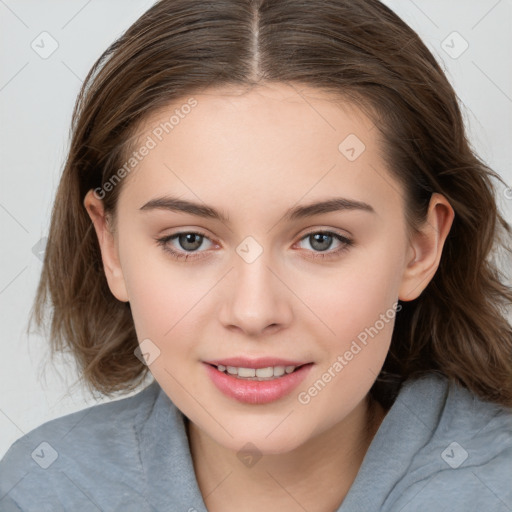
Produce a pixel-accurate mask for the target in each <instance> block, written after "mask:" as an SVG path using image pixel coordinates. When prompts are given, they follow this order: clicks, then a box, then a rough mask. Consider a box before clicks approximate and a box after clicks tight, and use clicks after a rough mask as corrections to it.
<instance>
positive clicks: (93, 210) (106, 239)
mask: <svg viewBox="0 0 512 512" xmlns="http://www.w3.org/2000/svg"><path fill="white" fill-rule="evenodd" d="M84 206H85V209H86V210H87V213H88V214H89V217H90V218H91V220H92V222H93V224H94V229H95V231H96V235H97V237H98V243H99V246H100V250H101V258H102V261H103V268H104V270H105V276H106V277H107V282H108V286H109V288H110V291H111V292H112V294H113V295H114V297H116V299H118V300H120V301H121V302H128V300H129V299H128V293H127V289H126V285H125V281H124V276H123V271H122V268H121V264H120V261H119V254H118V249H117V247H116V242H115V237H114V235H113V233H112V232H111V230H110V227H109V224H108V219H107V216H106V215H105V212H104V208H103V202H102V201H101V199H99V198H98V197H96V196H95V195H94V190H93V189H91V190H89V192H87V194H86V196H85V199H84Z"/></svg>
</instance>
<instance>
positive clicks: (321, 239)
mask: <svg viewBox="0 0 512 512" xmlns="http://www.w3.org/2000/svg"><path fill="white" fill-rule="evenodd" d="M302 241H307V242H308V243H309V245H310V247H311V248H312V249H313V252H312V254H311V256H310V257H312V258H331V257H333V258H334V257H336V256H338V255H340V254H341V253H342V252H345V251H347V250H348V249H349V247H350V246H352V245H353V243H354V242H353V240H350V239H349V238H347V237H345V236H342V235H340V234H338V233H333V232H331V231H312V232H311V233H308V234H307V235H306V236H304V237H302V238H301V240H300V242H302ZM333 241H337V242H338V243H339V244H340V245H339V246H338V248H337V249H334V250H332V251H328V249H330V247H331V246H332V244H333ZM300 242H299V243H300ZM326 251H328V252H326Z"/></svg>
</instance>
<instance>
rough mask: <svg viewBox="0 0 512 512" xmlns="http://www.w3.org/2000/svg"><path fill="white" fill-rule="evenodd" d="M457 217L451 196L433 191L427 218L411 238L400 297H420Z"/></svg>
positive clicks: (408, 298) (403, 299) (408, 299)
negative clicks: (450, 201)
mask: <svg viewBox="0 0 512 512" xmlns="http://www.w3.org/2000/svg"><path fill="white" fill-rule="evenodd" d="M454 217H455V213H454V211H453V208H452V206H451V205H450V203H449V202H448V200H447V199H446V198H445V197H444V196H442V195H441V194H438V193H434V194H432V197H431V199H430V204H429V209H428V213H427V219H426V221H425V222H424V224H423V226H422V227H421V230H420V232H419V233H418V234H416V235H414V238H413V240H411V242H410V246H409V249H408V255H409V258H408V260H407V266H406V267H405V269H404V274H403V278H402V283H401V286H400V290H399V294H398V298H399V299H400V300H402V301H411V300H414V299H416V298H418V297H419V296H420V295H421V293H422V292H423V290H424V289H425V288H426V287H427V285H428V283H429V282H430V281H431V279H432V278H433V277H434V275H435V273H436V271H437V269H438V267H439V262H440V261H441V254H442V251H443V247H444V243H445V241H446V238H447V236H448V233H449V232H450V229H451V226H452V223H453V219H454Z"/></svg>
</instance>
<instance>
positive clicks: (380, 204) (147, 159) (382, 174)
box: [120, 84, 401, 211]
mask: <svg viewBox="0 0 512 512" xmlns="http://www.w3.org/2000/svg"><path fill="white" fill-rule="evenodd" d="M377 135H378V130H377V129H376V128H375V126H374V124H373V122H372V121H371V120H370V119H369V118H368V117H367V116H366V115H365V114H364V113H363V112H362V111H361V110H359V109H358V108H357V107H356V106H355V105H353V104H351V103H349V102H347V101H343V100H341V99H340V98H337V97H335V96H333V95H329V94H328V93H326V92H324V91H320V90H318V89H312V88H307V87H298V86H296V85H294V86H290V85H285V84H278V85H275V84H274V85H270V86H258V87H255V88H252V89H250V90H243V89H240V88H235V87H229V88H217V89H209V90H207V91H206V92H203V93H201V94H195V95H191V96H190V97H183V98H181V99H180V100H177V101H174V102H173V103H172V104H170V105H169V106H167V107H165V108H163V109H160V110H159V111H157V112H155V113H153V114H152V115H151V116H149V117H148V118H147V119H145V122H144V124H143V125H141V128H140V130H139V138H138V142H137V144H136V145H135V148H136V149H137V148H139V147H140V148H142V147H143V146H144V145H147V146H148V147H150V149H149V150H146V151H145V152H144V153H145V156H143V157H142V158H141V159H140V161H138V163H137V165H136V168H135V170H134V172H132V173H131V174H130V176H128V179H127V180H126V182H125V183H124V184H123V192H122V194H121V198H123V196H124V200H130V201H131V202H132V203H133V204H137V205H138V207H140V206H142V204H143V203H144V202H145V201H147V200H148V199H150V198H151V197H152V196H154V195H155V194H157V193H158V194H160V195H162V194H165V193H172V194H173V195H183V196H186V197H187V198H190V199H193V200H197V199H198V198H199V199H201V200H203V201H205V202H208V203H209V204H220V203H224V204H223V207H224V209H228V210H229V204H232V205H233V206H234V205H236V204H237V202H241V204H245V206H249V204H253V205H254V206H256V207H258V206H259V207H261V206H262V204H264V205H270V204H274V203H275V202H278V203H282V202H286V203H296V202H298V201H299V200H300V199H301V198H302V197H304V198H305V199H313V198H315V197H318V196H320V195H323V196H325V195H326V194H327V193H331V194H332V193H333V192H334V191H336V193H337V194H338V195H343V196H345V197H348V198H350V196H353V197H352V198H354V199H358V200H361V201H366V202H370V201H373V202H374V203H375V202H376V203H377V204H376V205H375V209H376V210H377V211H378V210H379V208H381V209H382V208H384V206H385V204H386V202H387V203H388V204H389V202H390V201H395V203H396V199H399V198H400V196H401V191H400V187H399V185H398V183H396V182H393V178H392V177H391V176H389V174H388V173H387V170H386V169H385V167H384V162H383V160H382V158H381V149H382V148H381V146H380V141H379V140H378V139H377ZM131 181H133V182H134V183H135V182H136V183H137V186H130V182H131ZM124 189H126V191H125V190H124ZM397 194H398V195H397ZM194 196H195V197H194ZM306 196H308V197H306ZM356 196H357V197H356ZM121 198H120V201H121ZM226 200H227V201H229V204H228V205H226V204H225V202H226ZM288 206H289V205H288Z"/></svg>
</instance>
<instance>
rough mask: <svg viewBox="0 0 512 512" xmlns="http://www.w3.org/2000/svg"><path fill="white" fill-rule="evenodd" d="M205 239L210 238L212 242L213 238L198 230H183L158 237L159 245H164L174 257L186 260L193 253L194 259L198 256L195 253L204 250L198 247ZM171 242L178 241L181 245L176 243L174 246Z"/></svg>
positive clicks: (165, 249)
mask: <svg viewBox="0 0 512 512" xmlns="http://www.w3.org/2000/svg"><path fill="white" fill-rule="evenodd" d="M205 240H209V241H210V242H211V240H210V239H209V238H208V237H207V236H206V235H205V234H204V233H199V232H196V231H183V232H180V233H175V234H173V235H167V236H164V237H162V238H157V239H156V241H157V243H158V245H160V246H162V247H163V249H164V251H166V252H168V253H170V254H171V256H172V257H173V258H176V259H184V260H186V259H187V258H188V257H189V256H191V255H192V256H193V257H194V259H197V257H198V256H197V255H195V254H194V253H195V252H199V253H202V252H204V251H198V249H199V248H200V247H201V246H202V245H203V242H204V241H205ZM170 242H177V244H178V245H179V247H176V245H175V246H174V248H173V246H172V245H171V244H170ZM176 249H177V250H176ZM201 257H202V256H201Z"/></svg>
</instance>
